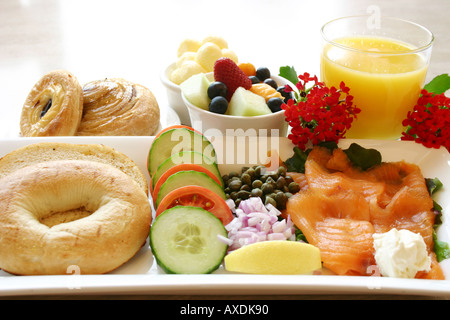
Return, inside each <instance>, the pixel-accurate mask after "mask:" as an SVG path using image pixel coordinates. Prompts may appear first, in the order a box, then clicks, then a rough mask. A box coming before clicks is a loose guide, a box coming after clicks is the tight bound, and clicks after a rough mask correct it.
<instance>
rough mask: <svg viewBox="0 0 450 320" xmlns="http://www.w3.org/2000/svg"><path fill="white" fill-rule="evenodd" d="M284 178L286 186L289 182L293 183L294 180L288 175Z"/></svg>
mask: <svg viewBox="0 0 450 320" xmlns="http://www.w3.org/2000/svg"><path fill="white" fill-rule="evenodd" d="M284 178H285V179H286V185H289V184H290V183H291V182H294V179H292V177H291V176H289V175H288V176H285V177H284Z"/></svg>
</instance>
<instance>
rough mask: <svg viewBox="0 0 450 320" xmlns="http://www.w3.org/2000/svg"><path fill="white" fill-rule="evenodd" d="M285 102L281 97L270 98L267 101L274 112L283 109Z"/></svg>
mask: <svg viewBox="0 0 450 320" xmlns="http://www.w3.org/2000/svg"><path fill="white" fill-rule="evenodd" d="M282 104H283V99H281V98H270V99H269V101H267V106H268V107H269V109H270V110H271V111H272V112H278V111H280V110H281V105H282Z"/></svg>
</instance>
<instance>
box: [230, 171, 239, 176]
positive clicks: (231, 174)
mask: <svg viewBox="0 0 450 320" xmlns="http://www.w3.org/2000/svg"><path fill="white" fill-rule="evenodd" d="M228 176H229V177H230V178H233V177H238V176H239V174H238V173H237V172H236V171H232V172H230V173H229V174H228Z"/></svg>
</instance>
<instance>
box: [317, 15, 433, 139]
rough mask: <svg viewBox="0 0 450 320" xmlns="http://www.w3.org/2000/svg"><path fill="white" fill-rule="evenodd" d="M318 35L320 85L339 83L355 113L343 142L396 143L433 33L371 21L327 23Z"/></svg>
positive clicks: (422, 78) (419, 82) (421, 79)
mask: <svg viewBox="0 0 450 320" xmlns="http://www.w3.org/2000/svg"><path fill="white" fill-rule="evenodd" d="M321 34H322V40H323V47H322V53H321V59H320V60H321V63H320V75H321V81H322V82H324V83H325V84H326V85H327V86H335V87H336V88H339V84H340V82H341V81H344V82H345V85H346V86H347V87H349V88H350V94H351V95H353V96H354V100H353V102H354V105H355V106H356V107H358V108H360V109H361V113H359V114H358V116H357V119H356V120H354V121H353V123H352V127H351V128H350V130H349V131H348V132H347V134H346V138H352V139H398V138H400V136H401V133H402V131H403V130H404V127H403V126H402V121H403V120H404V119H405V118H406V116H407V113H408V111H410V110H412V109H413V108H414V105H415V104H416V102H417V99H418V97H419V94H420V90H421V88H422V86H423V84H424V81H425V77H426V73H427V69H428V65H429V62H430V56H431V48H432V44H433V40H434V37H433V34H432V33H431V32H430V31H428V30H427V29H426V28H424V27H422V26H420V25H418V24H415V23H412V22H409V21H405V20H401V19H396V18H386V17H378V18H375V20H374V19H373V17H371V16H353V17H344V18H339V19H336V20H333V21H330V22H328V23H327V24H325V25H324V26H323V27H322V29H321Z"/></svg>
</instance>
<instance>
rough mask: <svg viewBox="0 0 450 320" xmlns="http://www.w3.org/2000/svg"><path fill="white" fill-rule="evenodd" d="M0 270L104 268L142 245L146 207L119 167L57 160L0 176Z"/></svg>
mask: <svg viewBox="0 0 450 320" xmlns="http://www.w3.org/2000/svg"><path fill="white" fill-rule="evenodd" d="M0 212H1V215H0V234H1V236H0V268H1V269H3V270H5V271H7V272H10V273H12V274H19V275H44V274H67V272H68V270H69V268H71V269H70V270H73V267H74V266H76V267H78V268H79V271H80V273H81V274H101V273H106V272H110V271H112V270H114V269H116V268H118V267H119V266H121V265H122V264H124V263H125V262H127V261H128V260H129V259H131V258H132V257H133V256H134V255H135V254H136V253H137V251H138V250H139V249H140V248H141V247H142V246H143V244H144V243H145V241H146V239H147V236H148V232H149V229H150V224H151V219H152V217H151V207H150V204H149V201H148V197H147V195H146V194H145V193H144V192H143V190H142V188H141V187H140V186H139V185H138V183H137V182H136V181H135V180H134V179H132V178H131V177H130V176H128V175H127V174H125V173H124V172H122V171H121V170H119V169H117V168H115V167H113V166H111V165H108V164H104V163H99V162H96V161H86V160H55V161H46V162H40V163H36V164H33V165H29V166H24V167H22V168H19V169H17V170H15V171H13V172H11V173H9V174H7V175H5V176H3V177H2V178H1V179H0Z"/></svg>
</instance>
